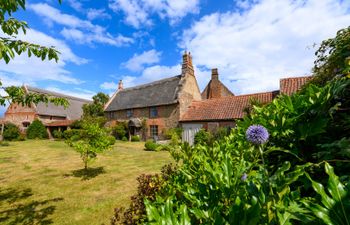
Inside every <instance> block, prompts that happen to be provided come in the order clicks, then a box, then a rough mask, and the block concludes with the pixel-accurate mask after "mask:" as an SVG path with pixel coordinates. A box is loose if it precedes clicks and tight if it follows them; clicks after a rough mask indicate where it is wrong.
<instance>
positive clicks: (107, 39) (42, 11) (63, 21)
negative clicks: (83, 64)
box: [29, 3, 133, 47]
mask: <svg viewBox="0 0 350 225" xmlns="http://www.w3.org/2000/svg"><path fill="white" fill-rule="evenodd" d="M29 8H30V9H32V10H33V11H34V12H35V13H36V14H38V15H40V16H42V17H44V19H45V20H49V21H52V22H54V23H57V24H60V25H62V26H64V28H63V30H62V31H61V34H62V35H63V36H64V37H65V38H66V39H69V40H73V41H76V42H78V43H80V44H84V43H87V44H92V43H102V44H109V45H113V46H118V47H119V46H123V45H128V44H130V43H133V39H131V38H128V37H124V36H123V35H121V34H118V35H117V36H116V37H114V36H113V35H111V34H110V33H108V32H107V31H106V29H105V28H104V27H101V26H99V25H95V24H92V23H91V22H90V21H87V20H82V19H79V18H78V17H75V16H72V15H68V14H63V13H61V12H60V11H59V10H57V9H56V8H53V7H51V6H49V5H48V4H46V3H38V4H31V5H29ZM66 27H68V28H66ZM82 34H83V35H84V38H82Z"/></svg>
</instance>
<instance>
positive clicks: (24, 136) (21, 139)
mask: <svg viewBox="0 0 350 225" xmlns="http://www.w3.org/2000/svg"><path fill="white" fill-rule="evenodd" d="M25 140H26V135H25V134H20V135H19V137H18V141H25Z"/></svg>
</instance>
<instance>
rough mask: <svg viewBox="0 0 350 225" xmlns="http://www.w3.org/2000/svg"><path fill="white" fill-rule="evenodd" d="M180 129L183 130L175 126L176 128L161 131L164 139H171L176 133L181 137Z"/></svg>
mask: <svg viewBox="0 0 350 225" xmlns="http://www.w3.org/2000/svg"><path fill="white" fill-rule="evenodd" d="M182 131H183V129H182V128H179V127H176V128H171V129H168V130H165V131H164V132H163V133H164V137H165V138H166V139H172V138H173V136H174V135H176V136H177V137H178V139H181V136H182Z"/></svg>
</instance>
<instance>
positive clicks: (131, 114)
mask: <svg viewBox="0 0 350 225" xmlns="http://www.w3.org/2000/svg"><path fill="white" fill-rule="evenodd" d="M132 116H133V113H132V109H128V110H126V117H128V118H130V117H132Z"/></svg>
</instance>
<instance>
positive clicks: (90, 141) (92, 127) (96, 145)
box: [66, 123, 115, 169]
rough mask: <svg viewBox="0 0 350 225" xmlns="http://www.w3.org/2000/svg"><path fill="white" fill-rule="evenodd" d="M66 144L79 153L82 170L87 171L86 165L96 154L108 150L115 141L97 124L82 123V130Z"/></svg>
mask: <svg viewBox="0 0 350 225" xmlns="http://www.w3.org/2000/svg"><path fill="white" fill-rule="evenodd" d="M66 142H67V144H68V145H69V146H71V147H73V148H74V149H75V150H76V151H77V152H79V153H80V156H81V159H82V160H83V163H84V168H85V169H87V167H88V163H89V162H91V161H92V160H93V159H95V158H96V157H97V154H98V153H101V152H103V151H105V150H108V149H110V148H111V146H112V145H113V144H114V143H115V139H114V138H113V137H111V136H110V135H108V132H107V131H106V129H104V128H101V127H100V126H99V124H98V123H84V124H83V128H82V129H81V130H79V132H76V134H74V135H72V137H71V138H70V139H67V140H66Z"/></svg>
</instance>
